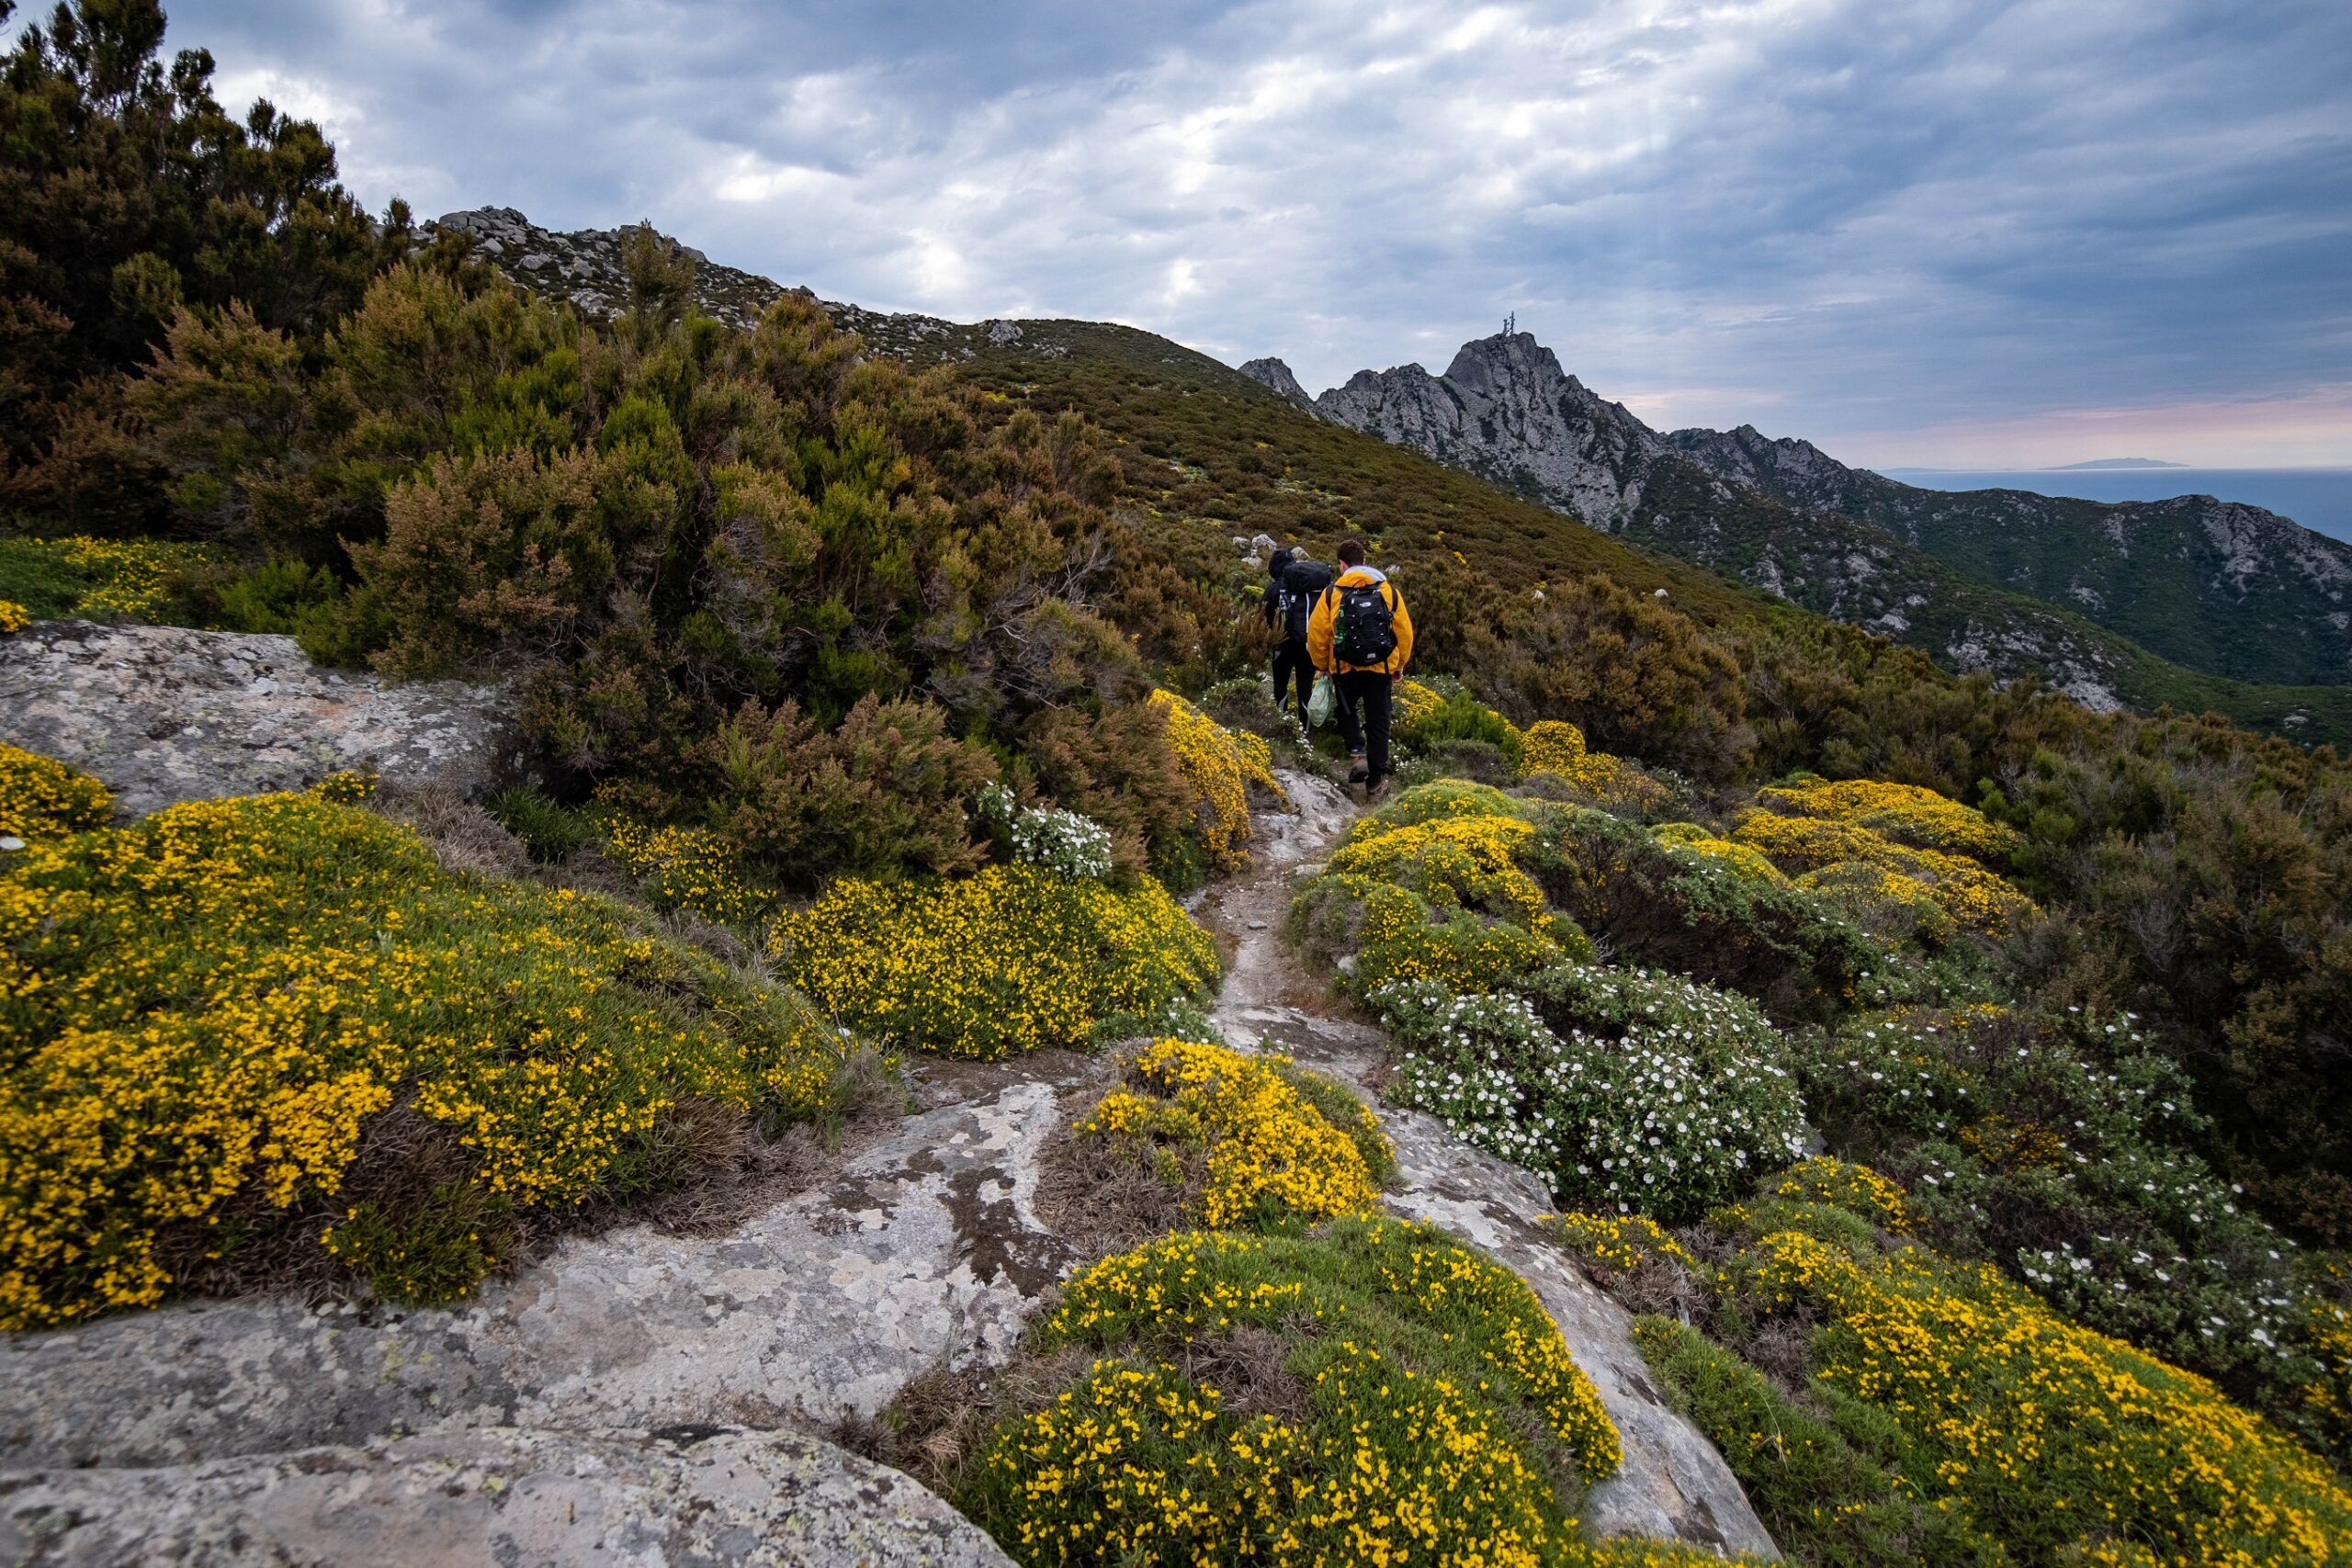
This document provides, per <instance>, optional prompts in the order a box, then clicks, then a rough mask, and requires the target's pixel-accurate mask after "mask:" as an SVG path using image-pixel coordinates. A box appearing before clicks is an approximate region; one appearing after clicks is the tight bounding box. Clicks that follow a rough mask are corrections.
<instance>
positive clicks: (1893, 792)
mask: <svg viewBox="0 0 2352 1568" xmlns="http://www.w3.org/2000/svg"><path fill="white" fill-rule="evenodd" d="M1756 798H1757V799H1758V800H1759V801H1761V802H1763V803H1764V804H1765V805H1766V806H1769V807H1772V808H1773V809H1774V810H1778V811H1784V812H1788V813H1791V814H1792V815H1794V816H1798V817H1816V818H1824V819H1826V820H1828V821H1832V822H1851V823H1853V824H1855V825H1856V826H1857V827H1861V828H1867V829H1871V831H1872V832H1875V833H1879V834H1881V835H1883V836H1884V837H1886V838H1890V839H1894V840H1898V841H1900V842H1903V843H1906V844H1911V845H1914V846H1916V847H1917V848H1920V849H1927V850H1941V851H1943V852H1946V853H1948V854H1956V855H1966V856H1968V857H1969V858H1971V859H1973V860H1981V861H2003V860H2007V859H2008V858H2009V857H2010V856H2012V855H2014V854H2015V853H2016V852H2018V850H2020V849H2022V848H2024V846H2025V835H2024V834H2022V833H2020V832H2018V830H2017V829H2014V828H2011V827H2008V826H2007V825H2005V824H2003V823H1999V822H1995V821H1993V820H1992V819H1991V818H1987V817H1986V816H1985V814H1984V813H1983V812H1981V811H1979V810H1977V809H1975V808H1974V807H1968V806H1962V804H1961V803H1960V802H1958V801H1956V800H1952V799H1950V798H1949V797H1947V796H1944V795H1938V794H1937V793H1936V792H1935V791H1934V790H1931V789H1921V788H1920V787H1918V786H1917V784H1887V783H1884V782H1883V781H1881V780H1878V779H1839V780H1830V779H1819V778H1800V779H1795V780H1792V781H1791V782H1789V783H1788V784H1775V785H1772V786H1770V787H1768V788H1765V789H1760V790H1758V791H1757V792H1756Z"/></svg>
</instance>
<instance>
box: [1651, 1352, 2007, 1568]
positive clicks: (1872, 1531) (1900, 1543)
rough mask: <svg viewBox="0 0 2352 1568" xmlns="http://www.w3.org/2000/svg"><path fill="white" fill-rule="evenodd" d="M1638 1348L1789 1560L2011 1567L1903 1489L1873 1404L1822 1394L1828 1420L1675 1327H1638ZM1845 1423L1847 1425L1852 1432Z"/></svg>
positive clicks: (1810, 1566)
mask: <svg viewBox="0 0 2352 1568" xmlns="http://www.w3.org/2000/svg"><path fill="white" fill-rule="evenodd" d="M1634 1343H1635V1344H1636V1345H1638V1346H1639V1347H1640V1348H1641V1351H1642V1356H1643V1358H1644V1359H1645V1360H1646V1361H1647V1362H1648V1363H1649V1367H1650V1371H1652V1372H1653V1373H1655V1374H1656V1375H1657V1380H1658V1382H1659V1383H1660V1384H1661V1385H1662V1386H1663V1387H1664V1389H1665V1391H1666V1394H1667V1397H1668V1400H1669V1401H1671V1402H1672V1404H1673V1405H1674V1407H1675V1408H1676V1409H1678V1410H1679V1411H1681V1412H1682V1413H1683V1414H1684V1415H1685V1416H1689V1417H1690V1418H1691V1421H1692V1423H1693V1424H1695V1425H1696V1426H1697V1427H1698V1428H1699V1430H1700V1431H1702V1432H1703V1433H1705V1434H1706V1435H1707V1440H1708V1441H1710V1442H1712V1443H1713V1444H1714V1445H1715V1448H1716V1450H1717V1451H1719V1452H1720V1453H1721V1454H1722V1455H1723V1456H1724V1462H1725V1463H1726V1464H1728V1465H1730V1466H1731V1472H1732V1473H1733V1474H1734V1475H1736V1476H1737V1477H1738V1478H1739V1484H1740V1487H1741V1489H1742V1490H1743V1491H1745V1492H1746V1493H1747V1500H1748V1503H1749V1504H1750V1505H1751V1506H1754V1508H1755V1509H1756V1514H1757V1517H1758V1518H1759V1519H1761V1520H1762V1521H1763V1522H1764V1528H1765V1529H1768V1530H1770V1531H1771V1533H1772V1540H1774V1541H1775V1542H1776V1543H1777V1544H1778V1545H1779V1546H1780V1548H1781V1553H1782V1554H1783V1556H1784V1557H1785V1558H1786V1559H1787V1560H1788V1561H1789V1562H1794V1563H1798V1564H1802V1565H1803V1568H1878V1565H1879V1564H1882V1563H1887V1562H1935V1563H1950V1564H1955V1565H1957V1564H1981V1565H1983V1568H1996V1565H1998V1564H2001V1563H2004V1562H2007V1555H2006V1554H2005V1553H2004V1552H2003V1551H2002V1550H2001V1549H2000V1547H1999V1546H1998V1545H1997V1544H1996V1542H1994V1541H1992V1540H1987V1539H1985V1537H1984V1536H1982V1535H1980V1534H1978V1533H1977V1532H1975V1531H1973V1530H1971V1529H1968V1528H1967V1527H1966V1526H1965V1525H1964V1524H1963V1523H1962V1521H1961V1520H1959V1519H1958V1518H1955V1517H1953V1516H1952V1515H1951V1514H1949V1513H1947V1512H1945V1511H1944V1510H1942V1509H1940V1508H1938V1507H1936V1506H1934V1505H1933V1504H1932V1503H1931V1502H1929V1501H1928V1500H1927V1499H1926V1498H1925V1497H1923V1496H1922V1495H1920V1494H1919V1493H1918V1492H1917V1491H1915V1490H1913V1489H1912V1488H1910V1487H1908V1486H1906V1485H1905V1483H1904V1482H1903V1480H1902V1477H1901V1476H1900V1474H1899V1473H1897V1472H1896V1471H1895V1468H1894V1462H1893V1459H1892V1456H1891V1455H1889V1454H1888V1453H1886V1452H1885V1451H1883V1450H1882V1448H1881V1447H1880V1446H1879V1444H1878V1443H1876V1442H1873V1441H1871V1438H1878V1437H1880V1436H1881V1432H1880V1430H1879V1427H1880V1424H1879V1423H1875V1422H1872V1421H1871V1419H1870V1418H1869V1417H1870V1416H1871V1415H1872V1414H1873V1413H1872V1412H1871V1411H1870V1409H1869V1407H1868V1406H1864V1405H1860V1404H1858V1403H1857V1402H1855V1401H1853V1400H1852V1399H1850V1398H1849V1397H1847V1396H1845V1395H1842V1394H1840V1393H1838V1392H1837V1391H1835V1390H1824V1391H1822V1393H1820V1394H1818V1395H1816V1396H1815V1397H1816V1399H1817V1400H1819V1401H1820V1403H1822V1404H1826V1406H1827V1407H1828V1409H1829V1410H1830V1411H1831V1412H1833V1413H1834V1414H1833V1415H1831V1416H1825V1415H1823V1414H1820V1413H1818V1412H1817V1411H1816V1410H1815V1409H1812V1408H1808V1407H1807V1406H1806V1405H1805V1404H1801V1403H1799V1402H1798V1401H1797V1400H1794V1399H1792V1398H1791V1397H1789V1396H1788V1395H1787V1394H1785V1393H1781V1391H1780V1390H1779V1389H1777V1388H1775V1387H1773V1386H1772V1384H1771V1383H1770V1382H1768V1381H1767V1380H1766V1379H1765V1378H1764V1377H1763V1375H1762V1374H1761V1373H1759V1372H1758V1371H1756V1369H1755V1368H1753V1367H1751V1366H1749V1365H1748V1364H1747V1362H1745V1361H1743V1360H1741V1359H1739V1358H1738V1357H1737V1356H1735V1355H1733V1354H1732V1353H1731V1352H1730V1351H1728V1350H1725V1349H1723V1348H1721V1347H1719V1346H1716V1345H1713V1344H1710V1343H1709V1342H1708V1341H1707V1340H1706V1339H1705V1338H1704V1337H1702V1336H1701V1335H1700V1334H1699V1333H1698V1331H1697V1330H1695V1329H1693V1328H1691V1327H1689V1326H1688V1325H1683V1324H1680V1323H1677V1322H1675V1321H1674V1320H1672V1319H1671V1318H1665V1317H1657V1316H1643V1317H1638V1318H1635V1319H1634ZM1836 1416H1845V1417H1846V1421H1845V1427H1843V1428H1841V1426H1840V1425H1839V1423H1838V1420H1837V1419H1836ZM1848 1428H1850V1429H1848Z"/></svg>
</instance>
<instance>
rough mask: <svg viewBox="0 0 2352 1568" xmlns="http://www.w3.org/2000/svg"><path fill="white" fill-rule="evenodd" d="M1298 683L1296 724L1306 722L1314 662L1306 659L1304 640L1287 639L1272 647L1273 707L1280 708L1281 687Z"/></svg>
mask: <svg viewBox="0 0 2352 1568" xmlns="http://www.w3.org/2000/svg"><path fill="white" fill-rule="evenodd" d="M1291 680H1295V681H1296V682H1297V683H1298V722H1299V723H1301V724H1305V723H1306V699H1307V698H1308V696H1309V695H1311V694H1313V692H1314V688H1315V661H1314V660H1311V659H1309V658H1307V657H1306V638H1305V637H1284V638H1283V640H1282V641H1280V642H1278V643H1276V644H1275V645H1274V705H1275V706H1276V707H1280V706H1282V704H1283V684H1284V682H1287V681H1291Z"/></svg>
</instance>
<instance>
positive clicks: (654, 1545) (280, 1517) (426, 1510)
mask: <svg viewBox="0 0 2352 1568" xmlns="http://www.w3.org/2000/svg"><path fill="white" fill-rule="evenodd" d="M1010 1561H1011V1560H1010V1559H1008V1558H1007V1557H1006V1556H1005V1555H1004V1553H1003V1552H1002V1551H1000V1550H998V1548H997V1546H996V1543H995V1542H994V1541H991V1540H989V1538H988V1537H987V1536H986V1535H984V1534H983V1533H981V1531H980V1530H979V1529H978V1528H977V1527H975V1526H974V1525H972V1524H971V1523H970V1522H969V1521H968V1520H967V1519H965V1518H964V1517H963V1516H961V1515H960V1514H958V1513H956V1510H955V1509H953V1508H951V1507H949V1506H947V1505H946V1504H945V1503H944V1502H943V1501H941V1500H940V1499H939V1498H938V1497H937V1496H935V1495H933V1494H932V1493H930V1492H928V1491H926V1490H924V1489H923V1488H922V1486H919V1485H917V1484H916V1483H914V1482H912V1481H910V1480H909V1479H908V1478H907V1477H905V1476H903V1475H901V1474H899V1472H896V1471H894V1470H888V1469H885V1468H884V1467H882V1466H880V1465H877V1464H874V1463H871V1462H869V1461H865V1460H862V1459H859V1458H857V1457H856V1456H855V1455H854V1454H848V1453H844V1452H842V1450H839V1449H837V1448H835V1447H833V1446H832V1445H831V1444H830V1443H826V1442H822V1441H820V1440H819V1439H817V1438H810V1437H806V1436H803V1435H800V1434H797V1433H791V1432H735V1431H725V1430H720V1429H717V1428H703V1427H679V1428H673V1429H671V1430H668V1431H663V1432H654V1433H638V1432H603V1433H559V1432H538V1431H529V1430H518V1429H515V1428H512V1427H487V1428H475V1429H472V1430H453V1431H445V1432H435V1433H433V1434H430V1435H428V1436H424V1437H414V1438H384V1439H379V1440H378V1441H374V1442H370V1443H368V1444H366V1445H364V1446H357V1447H348V1448H321V1449H306V1450H302V1451H300V1452H298V1453H289V1454H280V1455H274V1456H267V1457H261V1458H248V1459H230V1460H215V1461H207V1462H205V1463H201V1464H193V1465H185V1466H173V1467H166V1468H164V1469H156V1470H65V1469H59V1470H46V1471H38V1472H31V1473H28V1474H19V1475H14V1476H8V1477H5V1478H0V1562H8V1563H28V1564H29V1563H40V1564H43V1565H44V1568H117V1565H118V1564H122V1563H132V1562H177V1563H185V1564H188V1565H190V1568H199V1565H200V1568H243V1565H247V1564H250V1565H252V1568H347V1565H349V1564H352V1563H367V1564H369V1565H370V1568H411V1565H413V1568H539V1565H547V1568H554V1565H557V1564H571V1563H580V1562H612V1563H615V1564H644V1565H646V1568H655V1565H659V1564H682V1563H697V1564H720V1563H725V1564H741V1565H743V1568H769V1565H774V1568H785V1565H794V1568H802V1565H805V1568H832V1565H833V1564H837V1563H840V1564H847V1563H858V1564H865V1565H867V1568H1004V1565H1006V1564H1009V1562H1010Z"/></svg>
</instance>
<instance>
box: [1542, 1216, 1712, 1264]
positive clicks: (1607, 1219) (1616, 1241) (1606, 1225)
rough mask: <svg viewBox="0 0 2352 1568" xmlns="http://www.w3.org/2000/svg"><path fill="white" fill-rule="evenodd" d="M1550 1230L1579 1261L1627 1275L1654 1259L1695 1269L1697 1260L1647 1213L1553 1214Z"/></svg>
mask: <svg viewBox="0 0 2352 1568" xmlns="http://www.w3.org/2000/svg"><path fill="white" fill-rule="evenodd" d="M1551 1224H1552V1226H1553V1228H1554V1229H1555V1230H1556V1231H1558V1232H1559V1233H1560V1239H1561V1240H1562V1241H1564V1242H1566V1244H1567V1247H1568V1249H1569V1250H1570V1251H1572V1252H1574V1253H1576V1254H1577V1256H1578V1257H1579V1258H1586V1259H1589V1261H1591V1262H1594V1263H1597V1264H1599V1265H1600V1266H1601V1267H1602V1268H1604V1269H1612V1270H1614V1271H1615V1272H1617V1273H1620V1274H1630V1273H1632V1272H1633V1271H1634V1269H1638V1268H1640V1267H1641V1266H1642V1264H1643V1263H1644V1262H1645V1261H1647V1260H1648V1259H1650V1258H1663V1259H1665V1260H1666V1261H1667V1262H1669V1263H1674V1264H1678V1265H1679V1266H1680V1267H1682V1268H1685V1269H1696V1268H1698V1267H1699V1260H1698V1259H1697V1258H1693V1257H1691V1253H1690V1251H1689V1249H1688V1248H1686V1247H1683V1245H1682V1244H1681V1243H1680V1242H1679V1241H1677V1240H1675V1239H1674V1238H1673V1237H1672V1236H1670V1235H1667V1234H1666V1230H1665V1227H1664V1226H1662V1225H1660V1224H1658V1223H1657V1221H1656V1220H1653V1219H1651V1218H1650V1217H1649V1216H1648V1215H1647V1214H1554V1215H1552V1216H1551Z"/></svg>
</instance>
